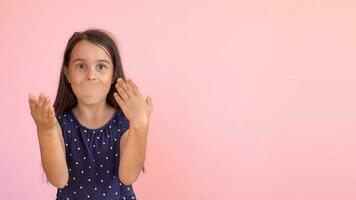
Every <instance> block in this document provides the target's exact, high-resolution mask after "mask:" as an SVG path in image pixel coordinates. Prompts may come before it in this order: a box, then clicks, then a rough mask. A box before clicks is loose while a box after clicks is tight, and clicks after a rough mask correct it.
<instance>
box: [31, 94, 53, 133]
mask: <svg viewBox="0 0 356 200" xmlns="http://www.w3.org/2000/svg"><path fill="white" fill-rule="evenodd" d="M28 97H29V98H28V102H29V104H30V109H31V116H32V118H33V120H34V121H35V124H36V126H37V129H42V130H51V129H54V128H55V127H56V123H58V122H57V118H56V117H55V112H54V108H53V106H52V105H51V99H50V98H49V97H48V96H46V95H45V94H44V93H40V96H39V99H38V101H37V98H36V96H33V95H32V94H31V93H30V94H29V95H28Z"/></svg>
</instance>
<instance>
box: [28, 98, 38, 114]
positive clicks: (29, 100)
mask: <svg viewBox="0 0 356 200" xmlns="http://www.w3.org/2000/svg"><path fill="white" fill-rule="evenodd" d="M28 102H29V104H30V110H31V115H32V116H34V114H35V111H36V101H35V99H34V97H33V96H32V94H31V93H30V94H29V95H28Z"/></svg>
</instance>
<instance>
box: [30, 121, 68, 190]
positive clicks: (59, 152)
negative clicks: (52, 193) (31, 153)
mask: <svg viewBox="0 0 356 200" xmlns="http://www.w3.org/2000/svg"><path fill="white" fill-rule="evenodd" d="M57 131H58V128H57V129H53V130H42V129H40V128H37V135H38V140H39V146H40V152H41V161H42V166H43V170H44V171H45V173H46V175H47V177H48V179H49V181H50V182H51V184H52V185H54V186H56V187H58V188H62V187H64V186H65V184H66V183H67V181H68V169H67V163H66V158H65V151H64V149H63V146H62V144H61V140H60V138H59V134H58V132H57Z"/></svg>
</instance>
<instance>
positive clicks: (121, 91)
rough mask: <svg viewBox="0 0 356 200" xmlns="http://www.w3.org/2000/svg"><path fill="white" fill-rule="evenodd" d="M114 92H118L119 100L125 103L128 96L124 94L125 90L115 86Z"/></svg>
mask: <svg viewBox="0 0 356 200" xmlns="http://www.w3.org/2000/svg"><path fill="white" fill-rule="evenodd" d="M116 90H117V91H118V93H119V95H120V97H121V99H122V100H123V101H125V102H126V101H127V100H128V98H129V96H128V95H127V94H126V92H125V90H124V89H122V87H120V86H119V85H116Z"/></svg>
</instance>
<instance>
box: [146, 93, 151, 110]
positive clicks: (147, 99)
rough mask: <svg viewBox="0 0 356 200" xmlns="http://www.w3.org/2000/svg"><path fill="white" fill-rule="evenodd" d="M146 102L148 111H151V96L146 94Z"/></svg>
mask: <svg viewBox="0 0 356 200" xmlns="http://www.w3.org/2000/svg"><path fill="white" fill-rule="evenodd" d="M146 102H147V105H148V108H149V111H150V112H151V111H152V98H151V96H147V98H146Z"/></svg>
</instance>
